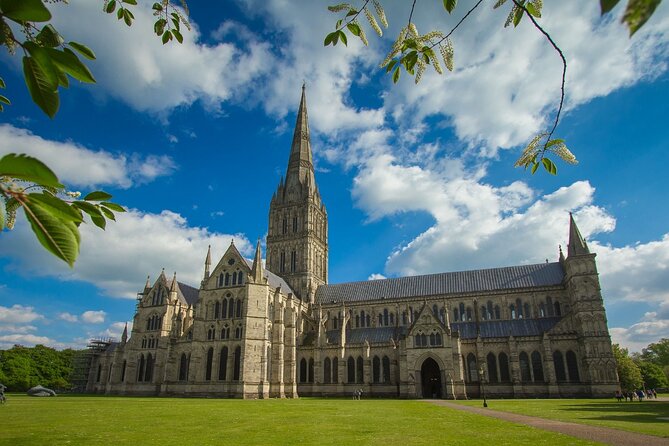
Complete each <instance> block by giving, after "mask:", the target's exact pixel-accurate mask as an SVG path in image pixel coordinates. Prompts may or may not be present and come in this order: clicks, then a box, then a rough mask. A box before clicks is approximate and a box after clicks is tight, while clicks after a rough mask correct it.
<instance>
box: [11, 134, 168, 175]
mask: <svg viewBox="0 0 669 446" xmlns="http://www.w3.org/2000/svg"><path fill="white" fill-rule="evenodd" d="M10 152H11V153H25V154H27V155H32V156H34V157H36V158H38V159H39V160H41V161H42V162H44V163H46V164H47V165H48V166H49V167H50V168H51V169H52V170H53V171H54V172H55V173H56V175H57V176H58V178H59V179H60V180H61V181H62V182H63V183H65V184H67V185H68V186H81V187H93V186H100V185H110V186H117V187H121V188H128V187H130V186H132V185H133V184H137V183H146V182H150V181H153V180H154V179H156V178H157V177H160V176H165V175H169V174H171V173H172V172H173V171H174V169H175V168H176V165H175V163H174V161H173V160H172V158H170V157H169V156H166V155H160V156H158V155H149V156H141V155H139V154H131V155H129V156H128V155H125V154H113V153H110V152H107V151H104V150H91V149H88V148H86V147H84V146H82V145H80V144H77V143H75V142H72V141H66V142H60V141H51V140H46V139H44V138H42V137H40V136H38V135H35V134H33V133H32V132H31V131H30V130H26V129H21V128H16V127H13V126H11V125H8V124H3V125H0V156H2V155H4V154H6V153H10Z"/></svg>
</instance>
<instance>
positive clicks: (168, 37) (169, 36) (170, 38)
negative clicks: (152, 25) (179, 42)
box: [163, 30, 172, 45]
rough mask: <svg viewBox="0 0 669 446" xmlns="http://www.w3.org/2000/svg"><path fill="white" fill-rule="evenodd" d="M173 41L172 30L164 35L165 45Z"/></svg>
mask: <svg viewBox="0 0 669 446" xmlns="http://www.w3.org/2000/svg"><path fill="white" fill-rule="evenodd" d="M170 40H172V33H171V32H170V30H167V31H165V32H164V33H163V45H165V44H166V43H167V42H169V41H170Z"/></svg>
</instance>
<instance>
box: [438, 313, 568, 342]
mask: <svg viewBox="0 0 669 446" xmlns="http://www.w3.org/2000/svg"><path fill="white" fill-rule="evenodd" d="M560 320H562V318H561V317H543V318H539V319H511V320H500V321H480V322H479V327H480V330H481V338H506V337H508V336H509V335H512V336H541V335H542V334H544V333H545V332H547V331H549V330H551V329H552V328H553V327H554V326H555V324H557V323H558V322H560ZM451 329H452V330H453V331H454V332H455V331H457V332H459V333H460V338H461V339H476V322H474V321H471V322H453V323H451Z"/></svg>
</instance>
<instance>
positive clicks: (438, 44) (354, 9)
mask: <svg viewBox="0 0 669 446" xmlns="http://www.w3.org/2000/svg"><path fill="white" fill-rule="evenodd" d="M660 2H661V0H628V3H627V7H626V9H625V12H624V14H623V16H622V18H621V21H622V22H623V23H624V24H626V25H627V27H628V28H629V31H630V36H632V35H633V34H634V33H635V32H636V31H638V29H639V28H640V27H641V26H643V24H644V23H646V21H648V19H649V18H650V17H651V15H652V14H653V12H654V11H655V9H656V8H657V6H658V5H659V4H660ZM361 3H362V4H361V6H359V7H358V6H353V5H351V4H350V3H340V4H337V5H333V6H329V7H328V9H329V10H330V11H331V12H333V13H337V14H341V15H342V17H341V18H339V19H338V20H337V22H336V24H335V30H334V31H333V32H331V33H329V34H327V35H326V37H325V41H324V42H323V43H324V45H325V46H328V45H332V46H335V45H337V43H338V42H342V43H344V45H348V38H347V34H346V33H347V32H348V33H350V34H351V35H352V36H354V37H358V38H359V39H360V40H361V41H362V43H363V44H364V45H368V41H367V37H366V34H365V31H364V29H363V27H362V26H361V24H360V22H359V21H358V17H359V15H360V14H361V13H363V14H364V15H365V17H366V18H367V22H368V23H369V26H370V27H371V28H372V29H373V30H374V31H375V32H376V34H378V35H379V36H380V37H381V36H382V35H383V32H382V30H381V27H380V26H379V22H381V24H382V25H383V27H384V28H387V27H388V21H387V18H386V14H385V11H384V9H383V6H382V5H381V3H380V2H379V1H377V0H373V1H372V3H373V6H374V12H375V13H376V17H375V15H374V14H373V13H372V12H371V11H370V8H369V3H370V0H364V1H363V2H361ZM416 3H417V2H416V0H413V2H412V3H411V10H410V12H409V18H408V21H407V25H406V26H404V27H402V28H401V29H400V31H399V33H398V35H397V38H396V39H395V41H394V43H393V45H392V47H391V49H390V51H389V52H388V54H387V56H386V57H385V59H384V60H383V61H382V62H381V64H380V67H381V68H385V70H386V73H388V74H390V75H391V78H392V80H393V83H397V82H398V81H399V79H400V75H401V73H402V71H405V72H406V73H407V74H408V75H410V76H412V77H413V78H414V82H415V83H416V84H417V83H418V82H420V80H421V78H422V77H423V74H424V73H425V70H426V69H427V67H429V66H432V68H433V69H434V70H435V71H436V72H437V73H438V74H443V72H444V70H443V68H442V63H443V66H445V67H446V69H447V70H448V71H453V69H454V66H455V63H454V53H455V50H454V46H453V42H452V41H451V36H452V35H453V33H455V31H456V30H457V29H458V28H459V27H460V26H461V25H462V24H463V23H464V22H465V21H466V20H467V19H468V18H469V17H470V16H471V14H472V13H474V11H475V10H476V9H477V8H478V7H479V6H480V5H481V3H483V0H479V1H477V2H476V3H474V4H473V5H472V6H471V8H470V9H468V10H467V12H466V13H465V14H464V15H463V16H462V17H461V18H460V20H459V21H458V22H457V23H456V24H455V25H454V26H453V27H452V28H451V29H450V30H448V31H447V32H443V31H441V30H431V31H429V32H427V33H425V34H421V33H420V32H419V31H418V28H417V26H416V23H414V21H413V20H412V19H413V13H414V8H415V7H416ZM442 3H443V7H444V9H445V10H446V12H447V13H448V14H452V13H454V11H455V9H456V6H457V4H458V2H457V0H442ZM507 3H508V5H509V6H510V8H509V11H508V13H507V15H506V18H505V21H504V27H505V28H506V27H509V26H511V25H513V26H514V27H517V26H518V25H519V24H520V22H521V20H522V19H523V17H525V16H527V17H528V19H529V20H530V21H531V22H532V25H533V26H534V27H535V28H536V29H537V30H538V31H539V32H541V33H542V34H543V35H544V37H545V38H546V40H547V41H548V42H549V43H550V45H551V46H552V48H553V49H554V50H555V52H556V53H557V54H558V55H559V57H560V59H561V61H562V80H561V86H560V100H559V106H558V108H557V110H556V112H555V120H554V123H553V126H552V128H551V129H550V130H548V131H544V132H541V133H539V134H538V135H536V136H535V137H534V138H533V139H532V140H531V141H530V143H529V144H528V145H527V146H526V147H525V149H524V150H523V153H522V155H521V156H520V158H519V159H518V161H516V164H515V165H516V167H519V166H520V167H525V168H526V169H527V168H528V167H531V170H530V171H531V173H532V174H534V173H535V172H536V171H537V168H538V167H539V165H542V166H543V167H544V169H545V170H546V171H547V172H548V173H550V174H552V175H556V174H557V166H556V165H555V163H554V162H553V161H552V160H551V159H550V157H549V156H550V155H555V156H557V157H558V158H560V159H562V160H563V161H564V162H566V163H568V164H576V163H577V162H578V161H577V160H576V157H575V156H574V155H573V154H572V153H571V151H570V150H569V149H568V148H567V146H566V144H565V142H564V140H562V139H554V138H553V133H554V132H555V130H556V128H557V126H558V124H559V121H560V114H561V112H562V106H563V104H564V97H565V79H566V71H567V60H566V58H565V57H564V54H563V53H562V50H561V49H560V47H559V46H558V45H557V44H556V43H555V41H554V40H553V39H552V37H551V36H550V35H549V34H548V33H547V32H546V31H545V30H544V29H543V28H542V27H541V26H540V25H539V23H538V22H537V20H538V19H540V18H541V13H542V9H543V1H542V0H511V1H508V0H497V1H496V2H495V3H494V5H493V8H494V9H498V8H501V7H502V6H504V5H505V4H507ZM618 3H619V0H600V8H601V14H602V15H604V14H606V13H609V12H610V11H611V10H612V9H613V8H614V7H615V6H616V5H617V4H618ZM377 17H378V21H377Z"/></svg>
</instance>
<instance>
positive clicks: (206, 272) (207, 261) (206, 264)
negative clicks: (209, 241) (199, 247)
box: [204, 245, 211, 280]
mask: <svg viewBox="0 0 669 446" xmlns="http://www.w3.org/2000/svg"><path fill="white" fill-rule="evenodd" d="M210 266H211V245H209V248H207V257H206V258H205V259H204V280H207V279H208V278H209V267H210Z"/></svg>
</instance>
